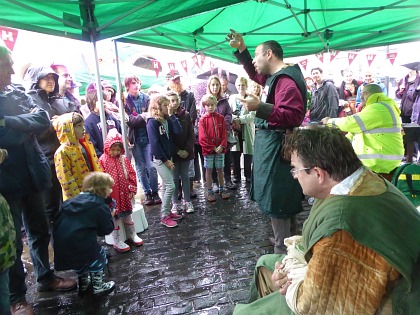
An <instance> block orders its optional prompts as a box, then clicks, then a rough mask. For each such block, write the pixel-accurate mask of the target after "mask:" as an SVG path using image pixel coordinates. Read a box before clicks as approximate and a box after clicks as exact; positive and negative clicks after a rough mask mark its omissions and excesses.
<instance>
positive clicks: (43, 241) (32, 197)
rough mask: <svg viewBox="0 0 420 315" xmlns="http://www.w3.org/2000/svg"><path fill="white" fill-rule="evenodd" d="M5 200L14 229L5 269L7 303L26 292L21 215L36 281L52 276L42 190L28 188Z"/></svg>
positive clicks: (40, 281)
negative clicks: (11, 251)
mask: <svg viewBox="0 0 420 315" xmlns="http://www.w3.org/2000/svg"><path fill="white" fill-rule="evenodd" d="M8 203H9V206H10V211H11V213H12V217H13V221H14V224H15V230H16V261H15V264H14V265H13V266H12V267H10V270H9V277H10V304H15V303H18V302H20V301H22V300H23V299H24V298H25V294H26V284H25V272H24V270H23V264H22V259H21V256H22V251H23V243H22V237H21V235H20V231H21V226H22V219H23V225H24V227H25V230H26V235H27V237H28V244H29V253H30V255H31V260H32V263H33V265H34V272H35V277H36V281H37V282H39V283H40V284H48V283H50V282H51V281H53V280H54V278H55V276H54V273H53V271H52V270H51V269H50V262H49V259H48V243H49V242H50V235H49V234H48V224H47V217H46V215H45V203H44V192H42V191H41V192H32V193H29V194H28V195H26V196H24V197H22V198H19V199H15V200H8Z"/></svg>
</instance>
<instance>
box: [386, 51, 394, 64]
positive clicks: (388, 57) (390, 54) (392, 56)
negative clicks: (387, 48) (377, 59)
mask: <svg viewBox="0 0 420 315" xmlns="http://www.w3.org/2000/svg"><path fill="white" fill-rule="evenodd" d="M386 58H387V59H389V61H390V62H391V65H394V61H395V58H397V53H396V52H393V53H388V54H386Z"/></svg>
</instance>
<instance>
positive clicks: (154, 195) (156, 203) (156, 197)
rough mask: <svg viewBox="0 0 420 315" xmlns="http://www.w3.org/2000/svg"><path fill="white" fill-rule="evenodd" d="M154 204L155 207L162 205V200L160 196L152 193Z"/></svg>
mask: <svg viewBox="0 0 420 315" xmlns="http://www.w3.org/2000/svg"><path fill="white" fill-rule="evenodd" d="M152 198H153V203H154V204H155V205H158V204H161V203H162V199H160V197H159V194H158V193H157V192H154V193H152Z"/></svg>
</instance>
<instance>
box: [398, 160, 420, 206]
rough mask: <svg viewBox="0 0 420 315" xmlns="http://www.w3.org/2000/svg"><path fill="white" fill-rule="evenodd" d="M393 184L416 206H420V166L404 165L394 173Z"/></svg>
mask: <svg viewBox="0 0 420 315" xmlns="http://www.w3.org/2000/svg"><path fill="white" fill-rule="evenodd" d="M392 184H393V185H394V186H395V187H397V188H398V189H399V190H400V191H401V192H402V193H403V194H404V195H405V196H406V197H407V198H408V199H409V200H410V201H411V203H412V204H413V205H414V206H415V207H418V206H420V165H419V164H413V163H407V164H403V165H401V166H399V167H397V169H396V170H395V172H394V175H393V176H392Z"/></svg>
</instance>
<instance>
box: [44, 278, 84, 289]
mask: <svg viewBox="0 0 420 315" xmlns="http://www.w3.org/2000/svg"><path fill="white" fill-rule="evenodd" d="M76 287H77V281H76V280H73V279H64V278H61V277H58V276H55V278H54V280H53V281H51V282H50V283H48V284H38V287H37V291H38V292H45V291H70V290H73V289H76Z"/></svg>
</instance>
